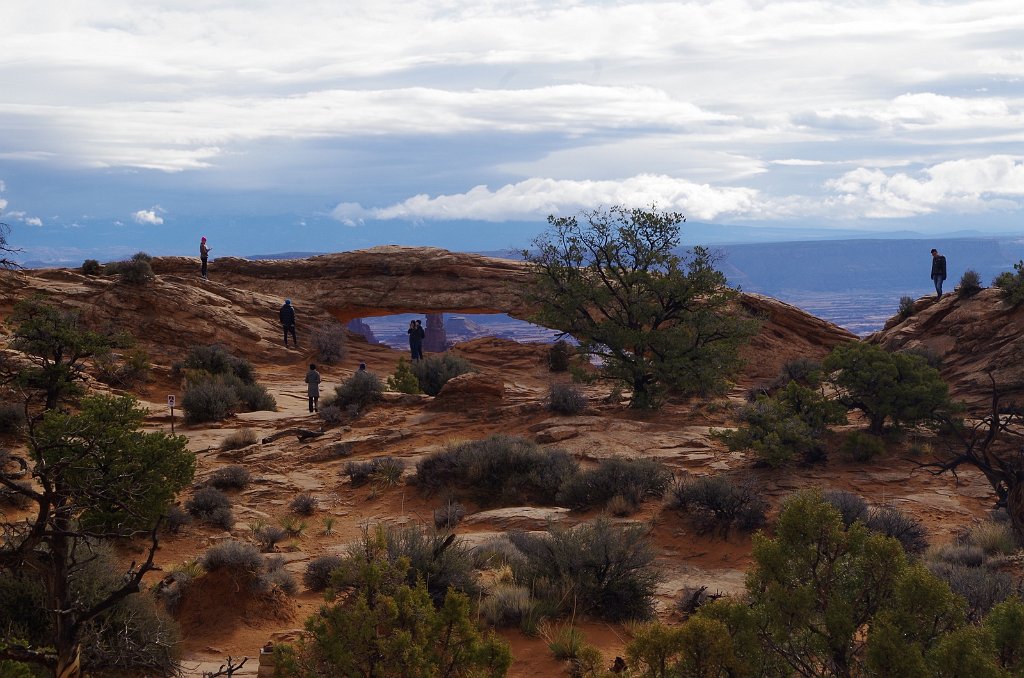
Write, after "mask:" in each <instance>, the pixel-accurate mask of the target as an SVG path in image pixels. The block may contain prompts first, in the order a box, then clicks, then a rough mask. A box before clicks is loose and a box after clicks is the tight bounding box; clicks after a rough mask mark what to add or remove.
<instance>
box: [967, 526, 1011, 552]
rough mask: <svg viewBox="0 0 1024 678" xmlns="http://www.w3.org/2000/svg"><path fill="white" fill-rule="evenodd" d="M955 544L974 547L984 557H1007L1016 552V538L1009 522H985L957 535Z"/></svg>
mask: <svg viewBox="0 0 1024 678" xmlns="http://www.w3.org/2000/svg"><path fill="white" fill-rule="evenodd" d="M957 543H959V544H966V545H970V546H976V547H978V548H979V549H981V551H982V552H983V553H984V554H985V555H986V556H1009V555H1012V554H1014V553H1016V552H1017V550H1018V549H1019V546H1018V544H1017V536H1016V535H1015V534H1014V532H1013V526H1012V525H1011V524H1010V523H1009V521H1005V522H995V521H992V520H986V521H984V522H981V523H977V524H976V525H972V526H971V527H969V528H967V529H966V530H964V531H963V532H961V533H960V534H958V535H957Z"/></svg>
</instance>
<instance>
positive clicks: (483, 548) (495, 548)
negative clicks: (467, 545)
mask: <svg viewBox="0 0 1024 678" xmlns="http://www.w3.org/2000/svg"><path fill="white" fill-rule="evenodd" d="M470 554H471V555H472V557H473V567H475V568H476V569H478V570H493V569H496V568H500V567H508V566H510V565H511V563H512V562H514V561H521V560H522V559H523V554H522V553H521V552H520V551H519V549H517V548H516V547H515V546H514V545H513V544H512V542H510V541H509V540H508V537H507V536H505V535H502V536H498V537H490V538H489V539H487V540H485V541H483V542H481V543H479V544H477V545H476V546H474V547H473V548H472V549H470Z"/></svg>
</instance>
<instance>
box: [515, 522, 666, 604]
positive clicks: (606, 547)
mask: <svg viewBox="0 0 1024 678" xmlns="http://www.w3.org/2000/svg"><path fill="white" fill-rule="evenodd" d="M509 540H510V541H511V542H512V544H513V545H514V546H515V547H516V549H517V550H518V551H519V552H520V553H521V554H522V556H523V557H522V559H520V560H516V561H512V569H513V573H514V576H515V579H516V582H517V583H519V584H521V585H523V586H526V587H529V588H530V589H531V590H532V591H534V592H535V595H536V596H537V598H538V599H542V600H550V601H557V603H556V604H557V605H558V608H559V611H560V612H562V613H563V614H569V613H582V614H591V615H594V616H596V617H599V618H601V619H606V620H608V621H623V620H627V619H645V618H647V617H650V616H651V614H652V613H653V610H654V593H655V588H656V586H657V583H658V574H657V570H656V569H655V568H654V551H653V549H652V548H651V544H650V541H649V540H648V537H647V528H646V527H644V526H642V525H637V524H625V525H616V524H614V523H612V522H611V521H609V520H607V519H605V518H598V519H597V520H594V521H592V522H588V523H581V524H580V525H577V526H575V527H572V528H569V529H565V530H563V529H559V528H556V527H550V528H548V532H547V533H546V534H533V533H527V532H513V533H511V534H510V535H509Z"/></svg>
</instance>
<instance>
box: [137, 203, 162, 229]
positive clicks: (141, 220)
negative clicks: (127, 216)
mask: <svg viewBox="0 0 1024 678" xmlns="http://www.w3.org/2000/svg"><path fill="white" fill-rule="evenodd" d="M162 211H163V210H162V209H160V207H159V205H158V206H156V207H154V208H153V209H149V210H139V211H137V212H133V213H132V219H133V220H134V221H135V223H137V224H150V225H153V226H159V225H160V224H162V223H164V218H163V217H161V216H160V215H159V214H157V212H162Z"/></svg>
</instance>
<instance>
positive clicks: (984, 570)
mask: <svg viewBox="0 0 1024 678" xmlns="http://www.w3.org/2000/svg"><path fill="white" fill-rule="evenodd" d="M926 566H927V568H928V570H929V571H930V572H931V573H932V574H934V575H935V576H936V577H938V578H939V579H942V580H943V581H945V582H946V583H947V584H949V588H950V589H952V591H953V593H955V594H956V595H958V596H960V597H961V598H963V599H964V600H965V601H966V602H967V617H968V619H969V620H971V621H972V622H978V621H980V620H981V618H982V617H984V616H985V615H986V614H987V613H988V611H989V610H991V609H992V608H993V607H995V606H996V605H998V604H999V603H1001V602H1003V601H1004V600H1006V599H1007V598H1009V597H1010V596H1012V595H1013V594H1014V593H1015V592H1016V591H1017V584H1016V582H1015V581H1014V578H1013V577H1012V576H1011V575H1010V574H1008V573H1006V572H1001V571H999V570H994V569H992V568H990V567H988V566H985V565H981V566H979V567H971V566H968V565H961V564H958V563H952V562H948V561H931V562H928V563H927V564H926Z"/></svg>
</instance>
